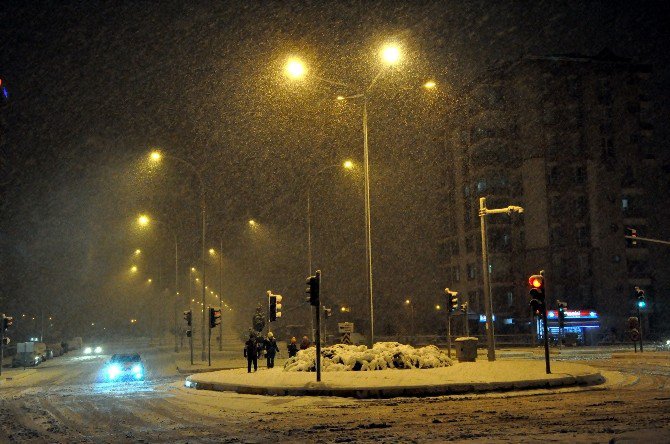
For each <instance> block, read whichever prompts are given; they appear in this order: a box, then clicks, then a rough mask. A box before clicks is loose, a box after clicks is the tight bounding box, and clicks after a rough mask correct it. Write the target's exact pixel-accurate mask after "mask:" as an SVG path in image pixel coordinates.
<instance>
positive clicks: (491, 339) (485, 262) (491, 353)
mask: <svg viewBox="0 0 670 444" xmlns="http://www.w3.org/2000/svg"><path fill="white" fill-rule="evenodd" d="M501 213H506V214H508V215H511V214H512V213H523V208H522V207H519V206H515V205H510V206H509V207H506V208H497V209H492V208H486V198H485V197H480V198H479V219H480V221H481V230H482V278H483V281H484V309H485V311H486V345H487V348H488V352H487V357H488V360H489V361H495V360H496V345H495V335H494V334H493V302H492V301H491V282H490V276H489V252H488V245H487V242H486V237H487V235H486V216H487V215H489V214H501ZM466 322H467V321H466Z"/></svg>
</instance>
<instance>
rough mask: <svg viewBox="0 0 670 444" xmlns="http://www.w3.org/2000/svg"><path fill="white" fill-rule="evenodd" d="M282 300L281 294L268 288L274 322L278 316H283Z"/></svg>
mask: <svg viewBox="0 0 670 444" xmlns="http://www.w3.org/2000/svg"><path fill="white" fill-rule="evenodd" d="M281 300H282V297H281V295H280V294H272V292H271V291H269V290H268V307H269V309H270V316H269V319H270V322H274V321H276V320H277V318H281Z"/></svg>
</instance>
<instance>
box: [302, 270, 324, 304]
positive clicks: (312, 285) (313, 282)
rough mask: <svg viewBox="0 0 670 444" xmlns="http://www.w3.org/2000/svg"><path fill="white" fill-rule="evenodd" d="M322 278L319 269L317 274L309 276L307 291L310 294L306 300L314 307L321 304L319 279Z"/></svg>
mask: <svg viewBox="0 0 670 444" xmlns="http://www.w3.org/2000/svg"><path fill="white" fill-rule="evenodd" d="M320 280H321V272H320V271H317V272H316V275H315V276H310V277H308V278H307V289H306V290H305V293H307V294H308V295H309V296H308V297H307V298H306V301H307V302H309V304H310V305H313V306H314V307H318V306H319V281H320Z"/></svg>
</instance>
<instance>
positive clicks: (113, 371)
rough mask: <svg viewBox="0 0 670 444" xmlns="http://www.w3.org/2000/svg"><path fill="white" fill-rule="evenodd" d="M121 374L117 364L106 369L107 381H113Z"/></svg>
mask: <svg viewBox="0 0 670 444" xmlns="http://www.w3.org/2000/svg"><path fill="white" fill-rule="evenodd" d="M120 373H121V367H119V366H118V365H117V364H112V365H110V366H109V367H107V375H108V376H109V379H115V378H116V377H117V376H119V374H120Z"/></svg>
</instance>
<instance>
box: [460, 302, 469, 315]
mask: <svg viewBox="0 0 670 444" xmlns="http://www.w3.org/2000/svg"><path fill="white" fill-rule="evenodd" d="M461 311H462V312H463V313H464V314H468V303H467V302H464V303H462V304H461Z"/></svg>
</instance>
